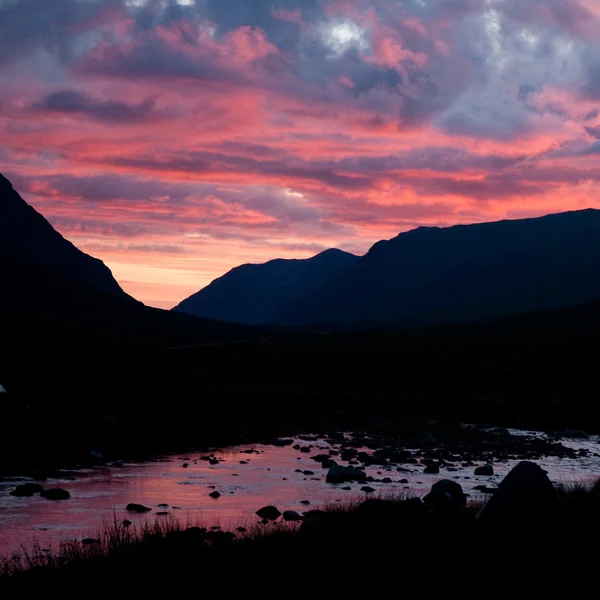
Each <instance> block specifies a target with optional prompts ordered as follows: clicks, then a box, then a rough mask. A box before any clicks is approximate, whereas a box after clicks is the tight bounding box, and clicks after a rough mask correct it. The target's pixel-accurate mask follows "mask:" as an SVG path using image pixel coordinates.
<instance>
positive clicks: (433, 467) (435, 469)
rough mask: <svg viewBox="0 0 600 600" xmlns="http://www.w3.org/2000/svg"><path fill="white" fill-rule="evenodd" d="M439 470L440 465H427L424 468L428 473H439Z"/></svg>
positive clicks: (424, 471)
mask: <svg viewBox="0 0 600 600" xmlns="http://www.w3.org/2000/svg"><path fill="white" fill-rule="evenodd" d="M439 472H440V468H439V467H438V465H427V466H426V467H425V468H424V469H423V473H426V474H427V475H437V474H438V473H439Z"/></svg>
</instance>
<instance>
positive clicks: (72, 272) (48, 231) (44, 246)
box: [0, 174, 126, 298]
mask: <svg viewBox="0 0 600 600" xmlns="http://www.w3.org/2000/svg"><path fill="white" fill-rule="evenodd" d="M0 257H3V258H4V260H6V259H7V258H9V257H11V258H13V259H15V260H19V261H21V262H24V263H29V264H32V265H36V266H38V267H40V268H42V269H45V270H47V271H49V272H50V273H53V274H55V275H56V276H58V277H60V278H62V279H65V280H67V281H72V282H76V283H79V284H81V285H84V286H86V287H88V288H90V289H91V290H96V291H98V292H102V293H104V294H108V295H110V296H115V297H121V298H122V297H124V296H126V294H125V292H124V291H123V290H122V289H121V287H120V286H119V284H118V283H117V282H116V280H115V279H114V277H113V276H112V273H111V272H110V270H109V269H108V267H107V266H106V265H105V264H104V263H103V262H102V261H100V260H98V259H97V258H93V257H91V256H89V255H88V254H85V253H83V252H81V250H79V249H78V248H76V247H75V246H74V245H73V244H72V243H71V242H69V241H68V240H66V239H65V238H64V237H63V236H62V235H61V234H60V233H58V232H57V231H56V230H55V229H54V228H53V227H52V225H50V223H48V221H46V219H45V218H44V217H43V216H42V215H41V214H40V213H38V212H37V211H36V210H35V209H34V208H33V207H31V206H30V205H29V204H27V203H26V202H25V201H24V200H23V199H22V198H21V196H19V194H18V193H17V192H16V191H15V190H14V188H13V186H12V184H11V183H10V181H8V179H6V178H5V177H4V176H3V175H1V174H0Z"/></svg>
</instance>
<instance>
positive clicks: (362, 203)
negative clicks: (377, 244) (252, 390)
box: [0, 0, 600, 306]
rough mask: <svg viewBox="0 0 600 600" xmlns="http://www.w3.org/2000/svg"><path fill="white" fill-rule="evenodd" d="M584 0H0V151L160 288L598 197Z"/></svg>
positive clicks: (135, 273) (101, 245) (599, 68)
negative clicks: (416, 230)
mask: <svg viewBox="0 0 600 600" xmlns="http://www.w3.org/2000/svg"><path fill="white" fill-rule="evenodd" d="M598 31H600V5H599V4H598V2H597V0H451V1H448V0H353V1H352V2H350V1H348V0H303V1H302V0H253V1H252V2H249V1H248V0H228V1H227V2H223V0H54V1H53V2H48V1H47V0H0V170H1V171H2V172H4V173H5V174H6V175H7V176H9V177H12V178H13V180H14V182H15V184H16V185H17V186H18V187H19V189H20V190H21V191H22V192H23V193H24V195H25V196H26V198H27V199H28V200H29V201H30V202H31V203H32V204H34V205H35V206H36V207H37V208H38V209H39V210H41V211H42V212H43V213H44V214H45V215H46V216H47V217H48V218H49V219H50V220H51V221H52V223H53V224H54V225H55V226H56V227H57V228H58V229H59V230H60V231H61V232H63V233H64V234H65V235H66V236H67V237H69V238H70V239H72V240H73V241H74V242H75V243H77V244H78V245H80V246H81V247H82V248H83V249H85V250H87V251H89V252H92V253H94V254H95V255H97V256H99V257H100V258H102V259H103V260H105V261H106V262H107V263H108V264H109V266H111V268H112V269H113V271H114V272H115V274H116V276H117V277H118V278H119V279H120V280H121V282H123V283H124V285H125V287H126V288H127V290H128V291H130V292H131V293H133V294H134V295H136V296H137V297H139V298H140V299H142V300H144V301H146V302H148V303H151V304H156V305H159V306H172V305H173V304H175V303H177V302H178V301H179V300H181V298H182V297H183V296H185V295H187V294H189V293H192V292H193V291H196V290H197V289H198V288H200V287H202V286H203V285H205V284H206V283H208V282H209V281H210V280H212V279H214V278H215V277H217V276H219V275H220V274H222V273H223V272H224V271H226V270H228V269H229V268H231V267H233V266H235V265H237V264H239V263H241V262H248V261H262V260H267V259H270V258H273V257H275V256H285V257H292V256H308V255H310V254H313V253H314V252H316V251H319V250H320V249H323V248H326V247H329V246H334V245H335V246H338V247H342V248H344V249H346V250H350V251H354V252H362V251H364V250H366V249H367V248H368V247H369V245H370V244H371V243H372V242H373V241H376V240H377V239H380V238H382V237H390V236H393V235H396V234H397V233H398V232H399V231H402V230H406V229H409V228H412V227H415V226H418V225H451V224H454V223H465V222H475V221H485V220H490V219H498V218H505V217H508V218H511V217H521V216H535V215H540V214H545V213H549V212H558V211H561V210H571V209H578V208H583V207H587V206H597V207H600V195H599V194H598V191H599V190H600V170H599V169H598V167H599V166H600V38H599V37H598Z"/></svg>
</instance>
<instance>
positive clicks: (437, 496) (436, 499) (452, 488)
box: [423, 479, 467, 508]
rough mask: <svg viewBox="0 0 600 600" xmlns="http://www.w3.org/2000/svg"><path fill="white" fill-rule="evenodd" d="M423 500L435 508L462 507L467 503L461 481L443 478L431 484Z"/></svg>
mask: <svg viewBox="0 0 600 600" xmlns="http://www.w3.org/2000/svg"><path fill="white" fill-rule="evenodd" d="M423 501H424V502H425V504H429V505H430V506H433V507H435V508H462V507H463V506H466V504H467V497H466V496H465V494H464V492H463V489H462V486H461V485H460V483H457V482H456V481H452V480H450V479H442V480H441V481H438V482H437V483H434V484H433V485H432V486H431V491H430V492H429V493H428V494H427V495H426V496H425V498H423Z"/></svg>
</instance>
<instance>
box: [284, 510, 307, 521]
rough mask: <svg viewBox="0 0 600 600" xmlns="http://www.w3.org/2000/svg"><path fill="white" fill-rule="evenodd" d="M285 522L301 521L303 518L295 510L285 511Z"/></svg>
mask: <svg viewBox="0 0 600 600" xmlns="http://www.w3.org/2000/svg"><path fill="white" fill-rule="evenodd" d="M283 520H284V521H301V520H302V517H301V516H300V515H299V514H298V513H297V512H296V511H295V510H284V511H283Z"/></svg>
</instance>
